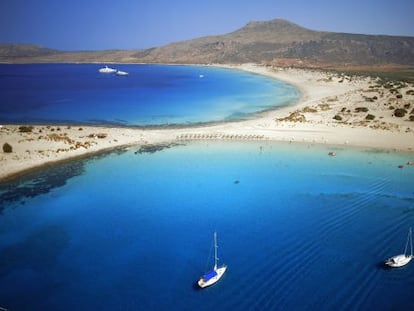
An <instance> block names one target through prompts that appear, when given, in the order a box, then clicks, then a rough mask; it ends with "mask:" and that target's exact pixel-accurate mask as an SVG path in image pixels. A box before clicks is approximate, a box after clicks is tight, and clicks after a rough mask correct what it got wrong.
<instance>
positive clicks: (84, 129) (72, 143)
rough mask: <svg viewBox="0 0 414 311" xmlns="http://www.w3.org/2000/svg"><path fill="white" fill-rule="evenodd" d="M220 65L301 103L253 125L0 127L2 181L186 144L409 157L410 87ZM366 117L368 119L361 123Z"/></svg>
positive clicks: (413, 97)
mask: <svg viewBox="0 0 414 311" xmlns="http://www.w3.org/2000/svg"><path fill="white" fill-rule="evenodd" d="M220 66H221V67H225V68H231V69H235V70H243V71H248V72H251V73H254V74H260V75H266V76H269V77H271V78H274V79H278V80H281V81H283V82H287V83H289V84H291V85H294V86H295V87H297V88H298V89H299V90H300V92H301V97H300V99H299V100H298V102H296V103H295V104H293V105H290V106H286V107H283V108H277V109H274V110H269V111H266V112H262V113H259V114H258V115H257V117H255V118H253V119H248V120H243V121H231V122H220V123H214V124H205V125H196V126H190V127H185V126H178V127H173V128H134V127H110V126H85V125H79V126H74V125H71V126H66V125H53V126H52V125H35V126H33V129H32V130H31V131H28V132H22V131H21V130H19V126H20V125H3V126H1V127H0V143H1V145H2V146H3V144H4V143H8V144H10V145H11V146H12V148H13V151H12V152H11V153H4V152H3V150H1V151H0V163H1V164H2V165H1V166H2V170H1V172H0V181H5V180H8V179H11V178H15V177H18V176H21V175H22V174H25V173H26V172H27V171H29V170H33V169H38V168H41V167H42V166H44V165H50V164H52V163H56V162H60V161H64V160H68V159H72V158H77V157H84V156H88V155H90V154H95V153H100V152H105V151H108V150H111V149H117V148H124V147H128V146H134V145H148V144H160V143H174V142H183V141H192V140H260V141H283V142H300V143H306V144H326V145H330V146H354V147H366V148H372V149H384V150H393V151H402V152H410V153H414V143H413V141H414V121H410V120H409V117H410V113H411V111H414V94H413V93H414V91H413V92H409V90H414V86H413V85H407V84H405V85H403V86H401V87H400V88H398V89H396V87H392V88H388V86H384V85H381V84H380V83H379V81H378V80H377V79H375V78H370V77H359V76H358V77H357V76H352V77H351V76H345V75H340V74H334V73H327V72H322V71H317V70H310V69H291V68H289V69H281V68H271V67H264V66H260V65H255V64H243V65H234V66H233V65H220ZM398 95H400V96H401V97H400V96H398ZM399 107H408V108H407V110H408V113H407V114H406V115H405V116H404V117H396V116H394V110H393V109H391V108H394V109H396V108H399ZM368 115H371V116H373V117H374V119H372V120H369V119H367V116H368ZM412 115H413V114H411V116H412ZM334 118H336V119H334ZM371 118H372V117H371Z"/></svg>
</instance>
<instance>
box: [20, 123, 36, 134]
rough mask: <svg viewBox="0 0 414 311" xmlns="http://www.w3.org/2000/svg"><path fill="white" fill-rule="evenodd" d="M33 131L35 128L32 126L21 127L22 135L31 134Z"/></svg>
mask: <svg viewBox="0 0 414 311" xmlns="http://www.w3.org/2000/svg"><path fill="white" fill-rule="evenodd" d="M32 130H33V126H31V125H30V126H25V125H22V126H19V132H20V133H31V132H32Z"/></svg>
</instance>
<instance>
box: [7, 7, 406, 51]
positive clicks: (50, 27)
mask: <svg viewBox="0 0 414 311" xmlns="http://www.w3.org/2000/svg"><path fill="white" fill-rule="evenodd" d="M413 14H414V1H412V0H367V1H364V0H359V1H355V0H341V1H335V0H316V1H313V0H286V1H278V0H250V1H246V0H205V1H197V0H191V1H190V0H113V1H109V0H0V42H1V43H31V44H39V45H42V46H45V47H50V48H55V49H61V50H95V49H98V50H101V49H115V48H118V49H138V48H149V47H153V46H160V45H165V44H168V43H171V42H176V41H181V40H187V39H193V38H196V37H200V36H206V35H216V34H225V33H229V32H232V31H234V30H237V29H238V28H241V27H243V26H244V25H245V24H246V23H247V22H249V21H265V20H271V19H274V18H284V19H287V20H290V21H292V22H294V23H296V24H299V25H301V26H304V27H306V28H310V29H314V30H325V31H334V32H348V33H366V34H387V35H406V36H414V17H413Z"/></svg>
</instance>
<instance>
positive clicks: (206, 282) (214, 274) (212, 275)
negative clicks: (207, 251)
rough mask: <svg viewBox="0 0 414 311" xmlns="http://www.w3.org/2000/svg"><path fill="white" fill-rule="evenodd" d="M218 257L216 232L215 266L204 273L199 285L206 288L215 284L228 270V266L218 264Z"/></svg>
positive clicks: (215, 234)
mask: <svg viewBox="0 0 414 311" xmlns="http://www.w3.org/2000/svg"><path fill="white" fill-rule="evenodd" d="M218 260H219V259H218V257H217V233H216V232H214V266H213V269H212V270H210V271H209V272H207V273H206V274H204V275H203V276H202V277H201V278H200V279H199V280H198V282H197V283H198V286H200V287H201V288H205V287H207V286H210V285H213V284H215V283H216V282H217V281H218V280H220V278H221V277H222V276H223V274H224V272H226V269H227V266H226V265H222V266H221V267H218V266H217V262H218Z"/></svg>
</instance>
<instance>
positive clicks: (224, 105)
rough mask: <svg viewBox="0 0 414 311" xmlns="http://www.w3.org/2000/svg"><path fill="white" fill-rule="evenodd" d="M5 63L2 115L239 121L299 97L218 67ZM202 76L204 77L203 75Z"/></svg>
mask: <svg viewBox="0 0 414 311" xmlns="http://www.w3.org/2000/svg"><path fill="white" fill-rule="evenodd" d="M100 67H102V66H101V65H98V64H30V65H6V64H0V122H2V123H22V122H24V123H69V124H70V123H72V124H73V123H76V124H79V123H89V124H115V125H160V124H177V123H180V124H188V123H198V122H212V121H223V120H238V119H243V118H247V117H249V116H251V115H252V114H254V113H257V112H260V111H264V110H268V109H271V108H274V107H278V106H284V105H287V104H289V103H292V102H293V101H295V100H297V99H298V97H299V92H298V90H297V89H296V88H294V87H293V86H290V85H287V84H285V83H281V82H279V81H276V80H274V79H270V78H267V77H263V76H259V75H255V74H250V73H246V72H240V71H236V70H228V69H222V68H215V67H205V66H204V67H200V66H166V65H121V64H118V65H111V67H115V68H117V69H119V70H124V71H127V72H129V76H127V77H120V76H116V75H113V74H109V75H108V74H101V73H99V72H98V69H99V68H100ZM200 75H202V76H203V77H202V78H201V77H200Z"/></svg>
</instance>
